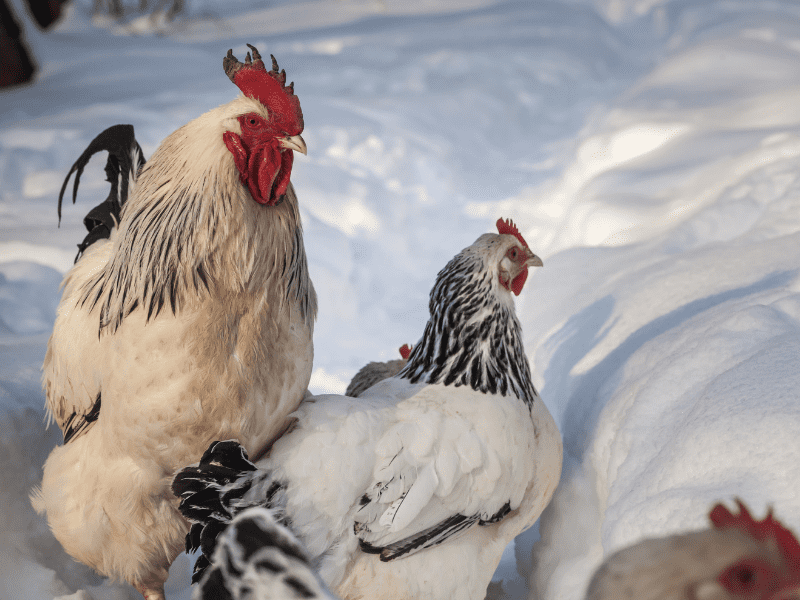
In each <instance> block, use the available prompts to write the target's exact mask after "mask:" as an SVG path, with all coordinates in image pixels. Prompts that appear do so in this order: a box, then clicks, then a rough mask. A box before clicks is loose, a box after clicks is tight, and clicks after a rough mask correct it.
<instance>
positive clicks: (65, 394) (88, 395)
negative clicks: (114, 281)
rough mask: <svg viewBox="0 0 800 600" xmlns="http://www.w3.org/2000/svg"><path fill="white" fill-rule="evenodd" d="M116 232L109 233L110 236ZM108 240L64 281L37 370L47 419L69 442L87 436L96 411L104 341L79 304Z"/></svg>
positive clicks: (105, 255)
mask: <svg viewBox="0 0 800 600" xmlns="http://www.w3.org/2000/svg"><path fill="white" fill-rule="evenodd" d="M114 235H115V232H112V236H114ZM110 251H111V242H110V241H109V240H99V241H98V242H96V243H94V244H92V245H91V246H90V247H89V248H88V249H87V250H86V252H85V253H84V255H83V257H82V258H81V260H79V261H78V262H77V263H76V264H75V265H74V266H73V267H72V269H70V271H69V273H67V276H66V277H65V279H64V284H63V285H64V293H63V295H62V297H61V302H60V303H59V305H58V311H57V314H56V321H55V324H54V325H53V333H52V335H51V336H50V340H49V342H48V344H47V352H46V354H45V359H44V364H43V366H42V384H43V387H44V390H45V396H46V402H47V414H48V420H55V422H56V423H57V424H58V426H59V427H60V428H61V431H62V433H63V434H64V441H65V443H66V442H70V441H72V440H74V439H76V438H77V437H79V436H80V435H83V434H84V433H86V431H88V430H89V428H90V427H91V426H92V425H93V424H94V423H95V422H96V421H97V418H98V417H99V412H100V404H101V402H100V397H101V393H100V392H101V390H100V380H101V371H100V365H101V364H102V362H103V360H102V355H103V350H102V344H103V340H102V339H101V338H100V337H99V336H98V334H97V331H98V325H99V322H100V320H99V319H100V317H99V315H98V314H97V312H96V311H90V309H89V307H88V305H83V304H82V302H81V295H82V285H83V283H85V282H86V281H89V280H90V279H91V277H92V275H93V274H94V273H96V272H97V270H98V269H102V268H103V266H104V265H105V264H106V262H108V258H109V256H110Z"/></svg>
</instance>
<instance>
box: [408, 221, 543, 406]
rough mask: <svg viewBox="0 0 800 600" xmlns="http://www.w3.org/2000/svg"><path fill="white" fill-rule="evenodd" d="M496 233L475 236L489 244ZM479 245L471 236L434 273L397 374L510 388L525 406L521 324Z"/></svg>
mask: <svg viewBox="0 0 800 600" xmlns="http://www.w3.org/2000/svg"><path fill="white" fill-rule="evenodd" d="M490 235H493V234H487V236H490ZM497 237H498V236H493V238H492V237H486V236H483V237H482V238H481V240H484V239H485V242H486V244H487V245H488V246H491V245H492V244H494V243H496V242H495V240H494V238H497ZM481 240H479V242H480V241H481ZM481 247H482V246H480V245H479V244H478V242H476V244H475V245H473V246H470V247H469V248H466V249H465V250H464V251H462V252H461V253H460V254H458V255H457V256H456V257H455V258H453V259H452V260H451V261H450V262H449V263H447V266H445V268H444V269H442V270H441V271H440V272H439V274H438V275H437V277H436V285H435V286H434V288H433V290H431V296H430V303H429V306H428V307H429V310H430V314H431V318H430V319H429V320H428V323H427V324H426V325H425V333H424V334H423V336H422V339H421V340H420V342H419V343H418V344H417V345H416V346H415V347H414V349H413V350H412V351H411V355H410V356H409V359H408V364H407V365H406V366H405V368H404V369H403V370H402V371H401V372H400V373H399V374H398V377H401V378H404V379H408V380H409V381H410V382H411V383H418V382H424V383H441V384H443V385H454V386H456V387H458V386H461V385H468V386H469V387H471V388H472V389H474V390H475V391H478V392H483V393H484V394H502V395H508V394H510V395H514V396H517V397H518V398H520V399H521V400H522V401H523V402H525V403H526V404H527V405H528V407H529V408H530V407H531V406H532V405H533V403H534V402H535V401H536V399H537V398H538V397H539V395H538V394H537V392H536V389H535V388H534V386H533V382H532V380H531V371H530V365H529V363H528V359H527V357H526V356H525V350H524V348H523V347H522V328H521V326H520V324H519V319H517V316H516V313H515V312H514V306H513V303H512V304H509V300H510V295H509V294H508V293H507V291H505V290H503V291H502V292H501V291H500V284H499V282H498V277H497V268H496V266H494V265H491V264H487V262H488V260H487V259H488V256H489V255H487V254H486V253H484V252H480V251H478V250H479V248H481Z"/></svg>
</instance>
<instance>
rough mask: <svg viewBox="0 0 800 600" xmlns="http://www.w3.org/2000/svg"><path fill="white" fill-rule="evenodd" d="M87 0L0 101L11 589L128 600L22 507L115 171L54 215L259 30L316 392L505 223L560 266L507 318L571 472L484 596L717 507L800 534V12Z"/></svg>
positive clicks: (4, 548) (579, 568) (173, 599)
mask: <svg viewBox="0 0 800 600" xmlns="http://www.w3.org/2000/svg"><path fill="white" fill-rule="evenodd" d="M90 4H91V3H90V2H89V0H82V2H78V3H77V6H75V7H73V9H72V10H71V11H70V14H69V15H68V17H67V18H66V19H65V20H64V21H63V22H62V23H61V24H60V25H59V26H58V27H57V28H56V30H55V31H54V32H52V33H49V34H47V35H42V34H40V33H39V32H37V31H36V30H35V29H33V28H32V27H31V26H28V29H27V30H28V32H29V37H28V39H29V42H30V45H31V46H32V47H33V48H34V51H35V54H36V57H37V61H38V62H39V64H40V66H41V68H42V69H41V74H40V76H39V78H38V80H37V81H36V83H34V84H33V85H31V86H29V87H26V88H23V89H20V90H17V91H11V92H9V91H5V92H0V597H2V598H9V599H12V598H13V599H16V598H20V599H25V600H28V599H30V600H40V599H50V598H53V597H58V596H69V597H70V598H73V599H75V600H78V599H80V600H87V599H88V598H94V599H96V600H100V599H101V598H102V599H106V598H108V599H122V598H126V599H127V598H136V596H135V594H134V593H133V592H132V590H131V589H130V588H126V587H120V586H115V585H112V584H110V583H108V582H104V581H103V580H102V579H101V578H99V577H97V576H96V575H94V574H92V573H91V572H90V571H89V570H88V569H86V568H84V567H82V566H80V565H77V564H75V563H73V562H72V561H71V560H70V559H69V558H68V557H66V555H65V554H64V553H63V552H62V551H61V550H60V547H59V545H58V543H57V542H56V541H55V540H54V539H53V537H52V536H51V534H50V533H49V532H48V530H47V527H46V525H44V524H43V523H42V521H41V520H40V518H39V517H38V516H36V515H35V514H34V513H33V512H32V510H31V508H30V506H29V504H28V501H27V493H28V490H29V489H30V487H31V486H32V485H34V484H35V483H37V482H38V480H39V478H40V476H41V465H42V463H43V461H44V459H45V458H46V456H47V454H48V453H49V451H50V449H51V448H52V446H53V445H55V444H56V443H59V442H60V439H61V436H60V433H58V432H57V431H55V430H53V429H52V428H51V429H50V430H45V428H44V422H43V418H44V410H43V403H44V397H43V394H42V392H41V389H40V385H39V376H40V375H39V369H40V365H41V362H42V358H43V356H44V348H45V344H46V341H47V337H48V335H49V331H50V329H51V327H52V322H53V319H54V311H55V306H56V304H57V302H58V299H59V290H58V285H59V282H60V280H61V277H62V274H63V273H64V272H65V271H66V269H68V268H69V266H70V264H71V263H72V258H73V257H74V253H75V244H76V243H77V242H78V241H79V240H80V239H82V237H83V233H82V224H81V220H82V217H83V215H84V214H85V213H86V211H87V210H88V209H89V208H91V207H92V206H94V204H96V203H97V202H98V201H99V200H100V199H102V198H103V197H105V194H106V193H107V188H106V184H105V183H104V182H103V175H102V167H103V164H104V161H103V160H102V159H100V158H97V159H95V160H94V161H93V162H92V163H91V164H90V167H89V169H87V172H86V174H85V175H84V177H83V179H82V196H81V197H80V198H79V200H78V203H79V204H78V206H76V207H73V206H71V205H68V206H65V209H64V219H63V222H62V224H61V228H60V229H59V228H57V221H56V213H55V204H56V197H57V194H58V190H59V189H60V185H61V181H62V179H63V176H64V175H65V174H66V172H67V170H68V169H69V167H70V165H71V164H72V162H73V161H74V160H75V158H77V156H78V155H79V154H80V152H81V151H82V150H83V148H84V147H85V146H86V144H87V143H88V142H89V141H90V140H91V139H92V138H93V137H94V135H96V134H97V133H98V132H99V131H101V130H102V129H103V128H105V127H107V126H109V125H112V124H115V123H132V124H133V125H134V126H135V128H136V133H137V137H138V139H139V140H140V142H141V144H142V146H143V148H144V150H145V154H146V155H147V156H149V155H150V154H151V153H152V151H153V150H154V149H155V148H156V146H157V145H158V143H159V142H160V141H161V140H162V139H163V138H164V137H165V136H166V135H167V134H168V133H170V132H171V131H173V130H174V129H176V128H177V127H178V126H180V125H182V124H183V123H185V122H186V121H188V120H190V119H192V118H194V117H195V116H197V115H199V114H200V113H201V112H203V111H205V110H207V109H209V108H211V107H213V106H216V105H218V104H221V103H223V102H226V101H228V100H229V99H231V98H232V97H234V95H235V93H236V90H235V88H234V87H233V86H232V85H231V84H230V82H228V80H227V78H225V76H224V74H223V72H222V68H221V59H222V56H223V55H224V53H225V52H226V51H227V49H228V48H229V47H232V48H234V52H235V53H236V54H237V55H238V56H239V57H240V58H241V57H242V56H243V54H244V51H245V46H244V43H245V42H250V43H252V44H254V45H256V46H257V47H259V49H261V50H262V52H264V53H265V54H266V53H273V54H275V55H276V57H277V58H278V60H279V62H280V63H281V66H282V67H284V68H286V70H287V72H288V73H289V78H290V79H293V80H294V81H295V83H296V85H295V89H296V90H297V93H298V96H299V97H300V99H301V101H302V106H303V112H304V115H305V122H306V129H305V131H304V133H303V136H304V138H305V139H306V142H307V144H308V148H309V155H308V157H307V158H305V157H300V158H299V159H296V161H295V169H294V172H293V176H292V179H293V181H294V184H295V186H296V188H297V190H298V193H299V196H300V201H301V207H302V214H303V220H304V224H305V233H306V246H307V249H308V252H309V258H310V268H311V274H312V277H313V279H314V282H315V285H316V287H317V291H318V293H319V296H320V306H321V308H320V316H319V320H318V323H317V328H316V335H315V347H316V362H317V364H316V370H315V372H314V376H313V379H312V389H313V390H315V391H328V390H330V391H334V390H335V391H341V390H343V389H344V386H345V385H346V382H347V381H348V380H349V378H350V376H351V375H352V374H353V373H354V372H355V371H356V370H357V369H358V368H359V367H360V366H361V365H363V364H364V363H365V362H368V361H369V360H376V359H381V358H382V359H388V358H394V357H395V356H396V349H397V348H398V347H399V346H400V345H401V344H403V343H405V342H414V341H416V339H417V338H418V337H419V335H420V333H421V327H422V325H423V323H424V321H425V319H426V315H427V312H426V306H427V294H428V291H429V288H430V285H431V283H432V282H433V279H434V276H435V274H436V272H437V271H438V270H439V269H440V268H441V267H442V266H443V265H444V264H445V262H446V261H447V260H448V259H449V258H450V257H452V256H453V255H454V254H455V253H456V252H457V251H459V250H460V249H461V248H463V247H464V246H466V245H468V244H470V243H471V242H472V241H474V240H475V238H477V237H478V235H480V234H481V233H483V232H484V231H489V230H491V229H492V227H493V223H494V221H495V220H496V219H497V218H498V217H500V216H502V217H511V218H513V219H515V221H517V223H518V224H519V225H520V228H521V229H522V230H523V233H524V235H525V237H526V238H527V240H528V241H529V243H530V244H531V246H532V248H533V249H534V250H535V251H536V253H537V254H539V255H540V256H542V257H543V259H544V263H545V267H544V268H543V269H539V270H537V271H536V272H535V274H532V276H531V278H530V279H529V283H528V285H527V288H526V291H525V292H524V293H523V295H522V296H521V297H520V299H519V301H518V303H517V304H518V312H519V313H520V315H521V318H522V322H523V328H524V333H525V338H526V345H527V349H528V352H529V356H530V358H531V359H532V362H533V368H534V372H535V377H536V383H537V384H538V386H539V388H540V390H541V391H542V395H543V397H544V399H545V402H546V404H547V405H548V406H549V407H550V409H551V412H553V414H554V416H555V417H556V420H557V422H558V423H559V426H560V428H561V431H562V434H563V435H564V440H565V451H566V457H565V471H564V475H563V477H562V483H561V486H560V487H559V489H558V491H557V492H556V496H555V498H554V501H553V503H552V504H551V506H550V507H549V508H548V509H547V510H546V511H545V513H544V515H543V517H542V519H541V521H540V527H539V529H540V530H541V534H542V539H541V540H540V541H539V542H538V543H536V544H535V545H533V542H534V541H535V540H536V539H537V538H538V534H537V532H536V531H532V532H529V533H527V534H524V535H523V536H521V537H520V538H519V539H518V540H517V543H516V545H512V546H511V547H509V550H508V552H507V553H506V555H505V557H504V560H503V562H502V563H501V566H500V569H499V571H498V574H497V575H496V577H495V580H496V583H495V584H493V586H492V588H491V589H490V595H491V596H493V597H496V598H500V597H510V598H515V599H522V598H531V600H557V599H558V600H561V599H563V600H579V599H580V598H582V594H583V589H584V587H585V585H586V582H587V579H588V576H589V575H590V573H591V571H592V570H593V568H594V567H595V566H596V565H597V564H598V563H599V562H600V561H601V560H602V557H603V555H607V554H608V553H609V552H611V551H613V550H615V549H617V548H619V547H620V546H623V545H627V544H628V543H630V542H632V541H634V540H636V539H638V538H641V537H642V536H646V535H658V534H664V533H666V532H672V531H677V530H682V529H689V528H697V527H701V526H704V525H705V522H706V512H707V509H708V508H709V506H710V505H711V504H712V503H713V502H714V501H716V500H718V499H730V498H732V497H733V496H739V497H741V498H743V499H744V500H746V501H747V502H748V503H749V504H750V506H751V507H752V508H753V509H754V511H755V513H756V514H758V515H762V514H763V512H764V511H765V509H766V506H767V505H768V504H773V505H774V506H775V509H776V513H777V515H778V517H780V518H782V519H783V520H784V521H785V522H786V523H787V524H788V525H789V526H791V527H793V528H794V529H795V530H796V531H797V530H800V496H799V495H798V492H797V487H796V482H797V481H798V479H800V461H799V460H798V453H799V451H800V441H799V440H800V402H798V397H799V396H800V393H798V391H797V390H798V389H800V272H799V271H798V269H799V268H800V177H798V173H800V7H798V5H797V4H796V3H795V2H792V1H791V0H773V1H770V2H755V1H753V0H739V1H736V0H717V1H713V0H709V1H698V0H594V1H592V0H573V1H567V0H561V1H558V0H554V1H550V2H544V1H543V2H510V1H509V2H506V1H497V2H493V1H490V0H471V1H470V0H448V1H446V2H434V1H433V0H414V1H409V2H404V3H393V2H390V1H389V0H385V1H380V0H330V1H322V0H317V1H316V2H305V1H302V0H297V1H295V2H287V1H285V0H281V1H272V2H269V3H265V5H264V7H261V6H260V5H259V6H256V3H255V2H245V1H244V0H240V1H238V2H231V3H228V4H227V8H225V9H224V10H221V9H218V8H216V7H214V4H213V3H211V2H205V3H201V2H199V1H196V2H193V3H192V2H188V5H189V7H190V11H189V15H188V18H187V19H185V20H183V21H181V22H180V23H179V25H178V27H177V28H171V29H170V28H165V29H164V31H162V32H161V33H154V32H153V31H152V27H149V26H147V25H146V24H143V23H141V22H137V21H131V22H129V23H127V25H126V26H125V27H120V26H118V25H115V24H109V23H98V24H94V25H93V24H92V22H91V20H90V18H89V17H88V16H87V7H88V6H89V5H90ZM401 5H402V8H400V6H401ZM211 7H213V8H211ZM532 545H533V547H532ZM188 565H189V561H188V559H186V558H182V559H180V560H179V561H178V562H177V563H176V566H175V567H174V569H173V576H172V578H171V579H170V582H169V584H168V597H169V598H170V600H177V599H185V598H188V588H187V583H188V574H187V573H188ZM501 585H502V588H501V587H500V586H501ZM81 590H84V591H81Z"/></svg>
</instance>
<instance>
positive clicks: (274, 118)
mask: <svg viewBox="0 0 800 600" xmlns="http://www.w3.org/2000/svg"><path fill="white" fill-rule="evenodd" d="M248 47H249V48H250V49H251V50H252V51H253V56H252V58H251V57H250V53H249V52H248V53H247V57H246V58H245V62H244V63H241V62H239V61H238V60H237V58H236V57H235V56H233V51H232V50H228V55H227V56H226V57H225V58H224V59H223V62H222V64H223V67H224V68H225V74H226V75H227V76H228V77H229V78H230V80H231V81H232V82H233V83H235V84H236V86H237V87H238V88H239V89H240V90H241V91H242V93H243V94H244V95H245V96H246V97H248V98H250V99H251V100H254V101H256V102H258V103H259V104H260V105H261V106H263V108H264V111H258V112H256V111H252V112H247V113H245V114H241V115H238V116H237V121H238V122H239V125H240V127H241V135H240V134H238V133H236V132H233V131H226V132H225V133H224V134H223V140H224V141H225V145H226V146H227V147H228V150H230V152H231V154H233V160H234V163H235V164H236V168H237V169H238V170H239V177H240V180H241V182H242V185H244V186H246V187H247V189H249V190H250V194H251V195H252V196H253V199H254V200H255V201H256V202H258V203H260V204H265V205H267V206H275V205H276V204H280V202H281V201H282V200H283V195H284V194H285V193H286V188H287V187H288V186H289V177H290V176H291V174H292V162H293V160H294V154H293V153H292V150H297V151H298V152H302V153H303V154H305V153H306V144H305V142H304V141H303V138H302V137H300V134H301V133H302V131H303V112H302V110H301V109H300V101H299V100H298V98H297V96H295V95H294V83H290V84H289V85H288V86H287V85H286V71H280V72H279V71H278V63H277V61H276V60H275V57H274V56H273V57H272V70H271V71H267V69H266V67H265V66H264V61H263V60H261V55H260V54H259V53H258V50H256V49H255V48H254V47H253V46H250V44H248Z"/></svg>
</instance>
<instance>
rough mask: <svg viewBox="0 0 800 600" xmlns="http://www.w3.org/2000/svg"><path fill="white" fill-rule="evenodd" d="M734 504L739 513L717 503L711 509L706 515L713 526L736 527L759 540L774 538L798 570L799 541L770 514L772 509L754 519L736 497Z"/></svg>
mask: <svg viewBox="0 0 800 600" xmlns="http://www.w3.org/2000/svg"><path fill="white" fill-rule="evenodd" d="M736 504H738V505H739V514H733V513H732V512H731V511H730V510H728V508H727V507H726V506H724V505H723V504H717V505H716V506H715V507H714V508H713V509H712V510H711V513H710V514H709V515H708V516H709V518H710V519H711V523H713V524H714V527H716V528H717V529H726V528H728V527H738V528H739V529H741V530H742V531H744V532H745V533H747V534H748V535H749V536H751V537H753V538H755V539H757V540H759V541H762V540H767V539H770V538H772V539H774V540H775V542H776V543H777V545H778V548H779V549H780V552H781V554H782V555H783V557H784V559H786V562H787V563H788V564H789V565H790V567H791V568H792V570H794V571H800V543H799V542H798V541H797V538H795V537H794V534H792V532H791V531H789V530H788V529H787V528H786V527H784V526H783V525H782V524H781V522H780V521H778V520H777V519H775V517H773V516H772V509H771V508H770V509H769V510H768V511H767V516H766V517H764V519H763V520H761V521H756V520H755V519H754V518H753V516H752V515H751V514H750V511H749V510H747V507H746V506H745V505H744V503H743V502H742V501H741V500H739V499H738V498H736Z"/></svg>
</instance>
